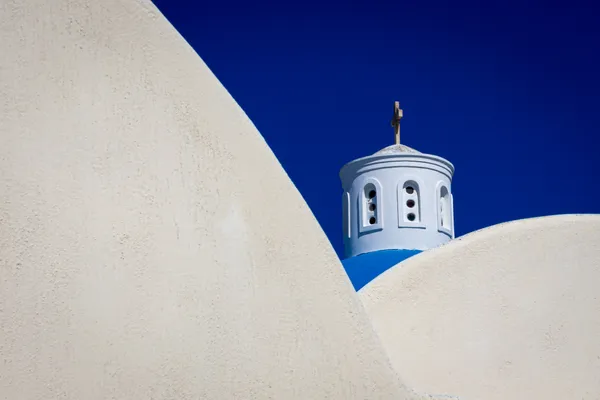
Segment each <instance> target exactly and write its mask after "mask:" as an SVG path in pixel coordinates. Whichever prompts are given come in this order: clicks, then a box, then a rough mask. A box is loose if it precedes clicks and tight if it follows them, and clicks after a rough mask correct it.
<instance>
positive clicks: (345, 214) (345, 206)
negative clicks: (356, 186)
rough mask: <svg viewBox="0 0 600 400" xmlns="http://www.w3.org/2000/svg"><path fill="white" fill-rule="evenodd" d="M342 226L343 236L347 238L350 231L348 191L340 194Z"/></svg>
mask: <svg viewBox="0 0 600 400" xmlns="http://www.w3.org/2000/svg"><path fill="white" fill-rule="evenodd" d="M342 227H343V230H344V237H345V238H347V239H349V238H350V235H351V234H352V232H351V231H350V193H348V192H345V193H344V195H343V196H342Z"/></svg>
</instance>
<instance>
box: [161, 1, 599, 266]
mask: <svg viewBox="0 0 600 400" xmlns="http://www.w3.org/2000/svg"><path fill="white" fill-rule="evenodd" d="M492 3H495V4H492ZM155 4H156V5H157V6H158V7H159V9H160V10H161V11H162V12H163V13H164V14H165V16H166V17H167V18H168V19H169V20H170V21H171V23H172V24H173V25H174V26H175V27H176V28H177V29H178V30H179V32H180V33H181V34H182V35H183V36H184V37H185V38H186V40H187V41H188V42H189V43H190V44H191V45H192V46H193V47H194V49H195V50H196V51H197V52H198V54H199V55H200V56H201V57H202V58H203V60H204V61H205V62H206V63H207V64H208V66H209V67H210V68H211V69H212V71H213V72H214V73H215V75H216V76H217V77H218V78H219V80H220V81H221V82H222V83H223V85H224V86H225V87H226V88H227V90H228V91H229V92H230V93H231V94H232V96H233V97H234V98H235V99H236V100H237V101H238V103H239V104H240V105H241V107H242V108H243V109H244V110H245V111H246V113H247V114H248V116H249V117H250V118H251V119H252V121H253V122H254V123H255V125H256V126H257V127H258V129H259V130H260V132H261V133H262V135H263V136H264V138H265V140H266V141H267V143H268V144H269V145H270V146H271V149H273V151H274V153H275V155H276V156H277V158H278V159H279V161H280V162H281V164H282V165H283V167H284V168H285V170H286V171H287V173H288V174H289V176H290V177H291V179H292V181H293V182H294V183H295V184H296V186H297V187H298V189H299V190H300V192H301V193H302V195H303V196H304V198H305V200H306V202H307V203H308V205H309V206H310V208H311V209H312V211H313V213H314V214H315V216H316V217H317V219H318V221H319V223H320V224H321V226H322V227H323V229H324V230H325V232H326V234H327V235H328V236H329V239H330V240H331V242H332V244H333V246H334V247H335V249H336V251H338V254H339V253H341V251H342V240H341V194H342V191H341V186H340V182H339V178H338V172H339V169H340V168H341V167H342V165H343V164H345V163H346V162H348V161H351V160H352V159H354V158H357V157H362V156H365V155H368V154H371V153H373V152H375V151H377V150H379V149H380V148H382V147H384V146H387V145H389V144H392V143H393V132H392V130H391V128H390V127H389V120H390V116H391V109H392V105H393V101H394V100H399V101H400V102H401V105H402V108H403V109H404V115H405V118H404V119H403V120H402V142H403V143H404V144H407V145H409V146H411V147H414V148H416V149H418V150H420V151H422V152H425V153H431V154H437V155H440V156H442V157H445V158H447V159H448V160H450V161H451V162H452V163H453V164H454V166H455V167H456V173H455V176H454V181H453V187H452V191H453V193H454V204H455V223H456V233H457V236H458V235H463V234H465V233H468V232H471V231H473V230H476V229H480V228H483V227H486V226H490V225H493V224H497V223H499V222H504V221H510V220H514V219H519V218H526V217H535V216H541V215H549V214H561V213H600V181H599V180H600V164H599V162H600V157H598V153H599V148H600V147H599V144H600V139H599V130H598V122H599V119H600V118H599V116H600V13H599V12H598V9H597V7H598V6H594V5H593V4H594V3H593V2H592V1H587V2H582V1H579V0H574V1H564V2H550V1H547V2H536V3H532V2H527V1H525V0H521V1H512V0H508V1H503V2H490V1H481V2H474V1H473V2H460V1H455V2H449V1H445V2H444V1H437V0H433V1H430V2H421V1H410V2H408V1H395V2H371V1H368V2H366V1H365V2H348V4H344V5H342V4H337V3H333V2H327V1H322V2H315V3H311V2H306V1H305V2H272V3H269V2H261V1H247V2H238V1H218V2H217V1H214V2H212V3H208V2H191V1H183V0H156V1H155Z"/></svg>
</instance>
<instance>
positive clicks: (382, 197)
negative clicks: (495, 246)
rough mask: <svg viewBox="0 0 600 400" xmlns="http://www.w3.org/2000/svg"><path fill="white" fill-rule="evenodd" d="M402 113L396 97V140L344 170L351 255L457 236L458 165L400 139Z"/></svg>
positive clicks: (345, 219) (433, 243) (346, 234)
mask: <svg viewBox="0 0 600 400" xmlns="http://www.w3.org/2000/svg"><path fill="white" fill-rule="evenodd" d="M402 116H403V114H402V110H401V109H400V105H399V103H398V102H395V104H394V114H393V118H392V126H393V128H394V136H395V144H393V145H391V146H388V147H385V148H383V149H381V150H379V151H378V152H376V153H375V154H372V155H370V156H366V157H363V158H359V159H356V160H354V161H351V162H349V163H348V164H346V165H344V166H343V167H342V169H341V171H340V178H341V181H342V187H343V190H344V193H343V203H342V208H343V236H344V254H345V256H346V257H347V258H348V257H353V256H357V255H360V254H365V253H370V252H375V251H379V250H421V251H422V250H427V249H430V248H433V247H437V246H439V245H441V244H444V243H446V242H448V241H449V240H451V239H452V238H454V213H453V198H452V187H451V184H452V176H453V174H454V166H453V165H452V164H451V163H450V162H449V161H448V160H446V159H444V158H442V157H438V156H435V155H431V154H424V153H421V152H419V151H417V150H415V149H412V148H410V147H408V146H405V145H403V144H401V143H400V120H401V118H402Z"/></svg>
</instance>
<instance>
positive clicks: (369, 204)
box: [359, 178, 383, 233]
mask: <svg viewBox="0 0 600 400" xmlns="http://www.w3.org/2000/svg"><path fill="white" fill-rule="evenodd" d="M382 206H383V201H382V190H381V184H380V183H379V181H378V180H377V179H374V178H371V179H368V180H367V182H366V183H365V185H364V186H363V190H362V191H361V193H359V207H360V210H359V212H360V232H361V233H362V232H369V231H373V230H377V229H382V228H383V210H382V208H383V207H382Z"/></svg>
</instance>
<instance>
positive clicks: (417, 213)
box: [398, 179, 422, 227]
mask: <svg viewBox="0 0 600 400" xmlns="http://www.w3.org/2000/svg"><path fill="white" fill-rule="evenodd" d="M398 203H399V204H398V226H399V227H421V226H422V223H421V187H420V185H419V183H417V181H416V180H413V179H410V180H407V181H404V182H403V183H402V182H401V183H400V184H399V185H398Z"/></svg>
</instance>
